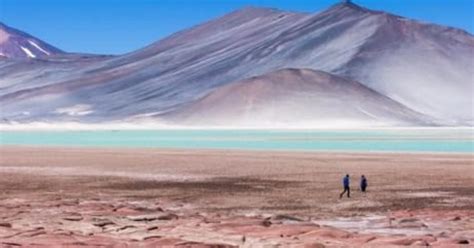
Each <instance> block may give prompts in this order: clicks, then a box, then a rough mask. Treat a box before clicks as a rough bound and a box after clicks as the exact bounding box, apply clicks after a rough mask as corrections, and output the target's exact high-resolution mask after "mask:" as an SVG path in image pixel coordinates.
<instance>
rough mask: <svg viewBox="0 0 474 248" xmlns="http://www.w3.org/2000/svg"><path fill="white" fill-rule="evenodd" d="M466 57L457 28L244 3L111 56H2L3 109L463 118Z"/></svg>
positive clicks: (124, 115)
mask: <svg viewBox="0 0 474 248" xmlns="http://www.w3.org/2000/svg"><path fill="white" fill-rule="evenodd" d="M473 57H474V37H473V36H472V35H471V34H469V33H467V32H465V31H463V30H460V29H455V28H451V27H444V26H439V25H435V24H428V23H422V22H418V21H415V20H411V19H407V18H404V17H400V16H396V15H392V14H390V13H386V12H382V11H374V10H370V9H366V8H364V7H361V6H358V5H356V4H354V3H351V2H350V1H347V2H344V3H340V4H336V5H333V6H331V7H330V8H328V9H327V10H325V11H322V12H319V13H295V12H288V11H281V10H277V9H267V8H255V7H247V8H244V9H241V10H237V11H235V12H232V13H230V14H228V15H225V16H223V17H220V18H217V19H215V20H211V21H209V22H206V23H203V24H201V25H198V26H195V27H192V28H189V29H186V30H183V31H181V32H178V33H176V34H173V35H171V36H170V37H167V38H165V39H163V40H160V41H157V42H156V43H153V44H151V45H149V46H147V47H145V48H142V49H139V50H137V51H133V52H130V53H128V54H124V55H120V56H115V57H103V58H102V57H101V58H97V59H86V60H84V59H82V60H75V59H72V58H69V59H67V60H64V61H63V60H58V59H53V58H46V59H42V60H41V61H36V60H37V59H36V58H32V59H30V60H28V61H13V60H8V59H7V60H2V61H1V62H0V76H1V77H0V85H1V88H0V103H1V105H2V111H1V112H0V115H1V117H2V119H3V120H4V121H5V122H12V121H13V122H24V123H28V122H38V121H40V122H41V121H44V122H65V121H74V122H83V123H102V122H110V121H115V122H136V121H142V120H147V121H154V122H157V123H162V122H163V123H168V124H170V125H194V124H195V123H199V125H204V126H207V125H209V126H214V125H229V124H230V125H235V126H240V125H250V126H256V127H258V126H260V125H272V124H274V125H279V124H281V125H283V126H285V125H288V126H305V127H307V126H311V125H317V123H331V122H339V123H354V122H357V123H362V124H363V125H366V126H373V125H377V126H379V125H386V126H400V125H401V126H426V125H446V126H466V125H467V126H471V125H472V123H473V120H474V111H473V95H474V90H473V89H474V87H473V86H474V76H473V75H474V60H473V59H472V58H473ZM295 70H296V71H295ZM290 72H292V73H290ZM283 74H284V75H287V74H288V75H292V76H282V75H283ZM298 75H306V76H305V77H303V78H302V77H301V76H298ZM275 78H281V79H278V80H276V79H275ZM328 78H329V79H328ZM256 79H257V81H258V82H259V83H257V82H255V80H256ZM244 82H247V83H244ZM249 82H253V83H249ZM262 82H265V83H262ZM349 82H353V83H349ZM354 82H355V83H354ZM326 83H329V85H326ZM255 85H261V86H259V87H256V86H255ZM321 85H326V86H325V87H322V86H321ZM303 86H304V87H303ZM346 87H347V88H346ZM301 88H304V90H301ZM229 89H233V90H229ZM285 92H286V94H287V95H285ZM303 93H307V94H308V95H310V96H311V97H302V98H299V97H297V96H299V95H301V94H303ZM246 94H247V95H246ZM318 96H321V98H319V97H318ZM210 99H211V100H212V101H211V100H210ZM245 99H253V100H252V101H253V102H258V104H257V105H249V102H248V101H247V100H245ZM345 99H348V104H344V101H345ZM209 101H211V102H212V104H210V102H209ZM279 101H281V102H279ZM330 103H333V104H334V105H332V106H331V104H330ZM357 106H358V107H359V108H357ZM231 107H232V108H231ZM244 109H248V110H249V111H244ZM278 109H281V111H278ZM292 110H294V111H292ZM227 111H231V113H232V114H231V115H226V114H225V113H226V112H227ZM294 112H299V113H302V115H296V114H295V113H294ZM263 113H264V114H263ZM342 113H344V114H342ZM303 114H304V116H303ZM263 117H264V118H263ZM244 120H245V121H244ZM250 120H254V121H250Z"/></svg>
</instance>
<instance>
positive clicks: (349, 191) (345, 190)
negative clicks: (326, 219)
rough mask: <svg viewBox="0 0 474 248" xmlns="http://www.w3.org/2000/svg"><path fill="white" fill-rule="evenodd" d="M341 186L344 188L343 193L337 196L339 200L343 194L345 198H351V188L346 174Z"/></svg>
mask: <svg viewBox="0 0 474 248" xmlns="http://www.w3.org/2000/svg"><path fill="white" fill-rule="evenodd" d="M342 184H343V186H344V191H342V193H341V194H340V195H339V198H342V196H344V194H345V193H346V192H347V198H350V197H351V188H350V180H349V174H347V175H346V176H345V177H344V178H343V179H342Z"/></svg>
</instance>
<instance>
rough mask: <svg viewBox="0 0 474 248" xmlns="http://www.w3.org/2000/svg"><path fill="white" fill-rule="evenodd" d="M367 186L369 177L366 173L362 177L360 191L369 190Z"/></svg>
mask: <svg viewBox="0 0 474 248" xmlns="http://www.w3.org/2000/svg"><path fill="white" fill-rule="evenodd" d="M367 186H368V184H367V178H366V177H365V176H364V175H362V176H361V177H360V191H362V192H365V191H366V190H367Z"/></svg>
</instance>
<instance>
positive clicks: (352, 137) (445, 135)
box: [0, 129, 474, 153]
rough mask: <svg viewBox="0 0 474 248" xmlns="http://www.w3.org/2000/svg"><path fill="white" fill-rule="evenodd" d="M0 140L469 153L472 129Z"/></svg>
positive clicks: (3, 136) (22, 134)
mask: <svg viewBox="0 0 474 248" xmlns="http://www.w3.org/2000/svg"><path fill="white" fill-rule="evenodd" d="M0 144H1V145H3V146H5V145H14V146H70V147H107V148H116V147H124V148H169V149H240V150H281V151H347V152H446V153H473V152H474V131H473V129H398V130H397V129H388V130H118V131H103V130H100V131H2V132H0Z"/></svg>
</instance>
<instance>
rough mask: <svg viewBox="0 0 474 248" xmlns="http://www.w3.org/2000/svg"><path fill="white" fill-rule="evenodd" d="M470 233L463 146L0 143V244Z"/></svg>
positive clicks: (338, 241)
mask: <svg viewBox="0 0 474 248" xmlns="http://www.w3.org/2000/svg"><path fill="white" fill-rule="evenodd" d="M346 173H348V174H350V175H351V176H352V195H351V198H346V197H344V198H342V199H339V193H340V191H341V180H342V177H343V176H344V175H345V174H346ZM361 174H365V175H366V176H367V178H368V180H369V188H368V192H367V193H365V194H364V193H361V192H359V191H358V188H357V185H358V180H359V177H360V175H361ZM472 244H474V156H473V155H441V154H438V155H434V154H378V153H373V154H350V153H302V152H247V151H202V150H201V151H197V150H193V151H191V150H158V149H85V148H84V149H79V148H33V147H29V148H28V147H5V146H3V147H0V247H19V246H24V247H36V246H38V247H39V246H41V247H85V246H94V247H101V246H110V245H112V247H166V246H170V247H274V246H280V247H391V246H395V247H396V246H405V245H424V246H426V245H431V246H439V247H459V246H463V245H466V246H469V245H472Z"/></svg>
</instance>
